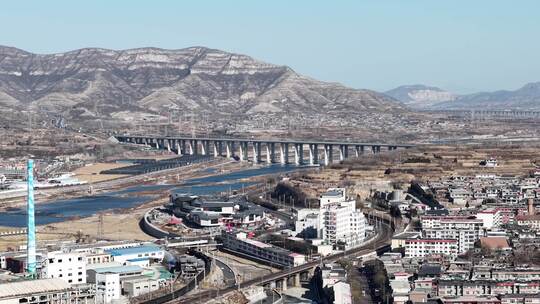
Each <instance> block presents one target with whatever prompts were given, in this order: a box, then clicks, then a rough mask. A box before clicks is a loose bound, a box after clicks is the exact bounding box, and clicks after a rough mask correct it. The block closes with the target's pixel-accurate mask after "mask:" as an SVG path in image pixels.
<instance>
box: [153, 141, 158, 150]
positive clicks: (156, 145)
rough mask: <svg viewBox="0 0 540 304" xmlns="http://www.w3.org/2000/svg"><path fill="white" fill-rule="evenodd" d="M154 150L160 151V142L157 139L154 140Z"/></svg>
mask: <svg viewBox="0 0 540 304" xmlns="http://www.w3.org/2000/svg"><path fill="white" fill-rule="evenodd" d="M154 148H156V149H158V150H159V142H158V139H157V138H156V139H155V140H154Z"/></svg>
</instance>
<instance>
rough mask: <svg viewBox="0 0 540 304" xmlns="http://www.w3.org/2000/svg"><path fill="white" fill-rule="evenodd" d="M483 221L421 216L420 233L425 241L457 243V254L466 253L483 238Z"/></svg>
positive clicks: (460, 217) (457, 217) (465, 218)
mask: <svg viewBox="0 0 540 304" xmlns="http://www.w3.org/2000/svg"><path fill="white" fill-rule="evenodd" d="M483 226H484V220H483V219H476V218H471V217H463V216H423V217H422V233H423V236H424V238H427V239H452V240H457V241H458V254H462V253H465V252H467V250H469V249H471V248H473V247H474V243H475V242H476V241H478V240H479V239H480V237H482V236H484V230H483Z"/></svg>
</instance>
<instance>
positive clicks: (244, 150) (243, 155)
mask: <svg viewBox="0 0 540 304" xmlns="http://www.w3.org/2000/svg"><path fill="white" fill-rule="evenodd" d="M239 146H240V161H247V160H248V143H247V141H241V142H239Z"/></svg>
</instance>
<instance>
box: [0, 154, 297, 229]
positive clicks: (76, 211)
mask: <svg viewBox="0 0 540 304" xmlns="http://www.w3.org/2000/svg"><path fill="white" fill-rule="evenodd" d="M301 168H303V167H298V166H282V165H270V166H263V167H258V168H249V169H244V170H240V171H236V172H231V173H225V174H218V175H213V176H208V177H201V178H193V179H188V180H186V181H185V182H183V183H181V184H174V185H173V184H162V185H137V186H130V187H127V188H125V189H121V190H115V191H110V192H105V193H100V194H98V195H92V196H83V197H77V198H71V199H64V200H58V201H54V202H49V203H46V204H39V203H38V204H37V205H36V208H35V212H36V225H46V224H51V223H58V222H63V221H66V220H70V219H73V218H79V217H88V216H92V215H94V214H96V213H98V212H103V211H106V210H113V209H126V208H133V207H137V206H139V205H142V204H144V203H147V202H149V201H151V200H152V199H154V198H155V196H154V195H148V194H139V193H142V192H148V191H156V190H162V191H171V192H185V193H192V194H195V195H212V194H217V193H223V192H228V191H229V192H231V191H238V190H242V188H243V187H247V186H250V185H253V184H254V183H253V182H245V181H241V180H242V179H244V178H250V177H256V176H261V175H267V174H279V173H286V172H291V171H294V170H298V169H301ZM304 168H305V167H304ZM210 170H211V169H206V170H205V171H204V172H208V173H215V172H212V171H210ZM0 226H9V227H24V226H26V208H25V207H23V208H12V209H9V210H8V211H5V212H0Z"/></svg>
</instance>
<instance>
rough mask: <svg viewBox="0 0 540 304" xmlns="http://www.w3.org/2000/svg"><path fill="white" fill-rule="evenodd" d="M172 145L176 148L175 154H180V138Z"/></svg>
mask: <svg viewBox="0 0 540 304" xmlns="http://www.w3.org/2000/svg"><path fill="white" fill-rule="evenodd" d="M174 147H175V149H176V154H178V155H182V148H181V147H180V140H178V139H177V140H175V141H174Z"/></svg>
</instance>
